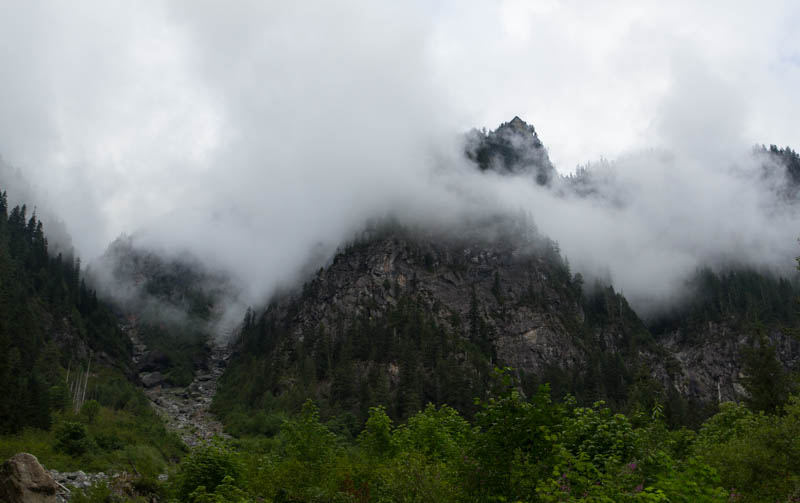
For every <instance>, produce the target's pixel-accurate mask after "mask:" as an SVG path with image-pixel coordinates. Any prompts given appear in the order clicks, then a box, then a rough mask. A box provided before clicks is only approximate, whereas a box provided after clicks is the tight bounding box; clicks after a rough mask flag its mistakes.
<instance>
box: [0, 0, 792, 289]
mask: <svg viewBox="0 0 800 503" xmlns="http://www.w3.org/2000/svg"><path fill="white" fill-rule="evenodd" d="M797 26H800V3H798V2H796V1H759V2H755V1H754V2H733V1H730V0H728V1H706V2H696V1H680V0H673V1H670V2H663V1H655V0H654V1H647V0H636V1H608V2H594V1H569V0H564V1H545V0H543V1H498V2H493V1H487V0H482V1H476V2H468V1H462V0H459V1H455V0H453V1H443V2H430V1H409V2H388V1H387V2H376V1H342V2H329V1H319V2H286V1H281V2H269V1H243V0H242V1H233V2H221V1H217V2H211V1H196V0H186V1H174V2H159V1H146V2H142V1H128V2H122V1H113V0H98V1H74V0H63V1H56V0H53V1H9V0H0V69H2V75H3V78H2V79H0V153H1V154H2V155H3V157H4V158H5V160H6V161H7V162H8V163H10V164H12V165H14V166H16V167H18V168H20V170H21V171H22V172H23V174H24V175H25V177H26V178H27V179H28V180H29V181H30V182H31V183H32V184H33V185H34V186H35V187H36V188H37V190H38V193H39V194H40V199H41V200H40V201H39V203H40V204H42V205H45V204H46V205H47V206H49V207H51V208H52V209H53V210H54V211H56V212H57V213H58V214H59V215H60V216H61V217H62V218H63V220H64V221H65V223H66V226H67V228H68V230H69V232H70V233H71V234H72V237H73V242H74V243H75V245H76V247H77V249H78V251H79V252H80V253H81V254H82V255H83V256H84V257H85V258H86V259H88V260H89V261H91V259H92V258H94V257H96V256H97V255H98V254H100V253H102V251H103V250H104V249H105V247H106V246H107V244H108V242H109V241H110V240H112V239H113V238H114V237H116V236H118V235H119V234H121V233H129V234H130V233H135V232H139V231H142V230H143V229H145V230H146V231H147V232H146V233H147V234H148V235H149V236H150V237H149V239H150V240H151V242H152V243H157V244H159V245H160V246H163V247H166V248H172V249H180V248H189V249H192V250H193V251H195V252H196V253H197V254H199V255H200V256H201V257H203V258H204V259H207V260H212V261H213V260H215V261H217V262H218V263H219V264H220V265H221V266H223V267H227V268H230V269H235V270H236V272H237V273H238V274H239V275H243V276H248V277H251V278H255V280H254V285H251V287H252V288H254V289H255V290H259V291H266V290H269V288H271V287H272V285H274V284H275V283H276V282H277V281H280V280H282V279H286V278H287V277H289V276H290V275H291V271H294V270H296V269H297V268H298V267H299V266H300V265H301V264H302V263H303V261H304V260H307V257H308V254H309V253H310V252H309V251H308V250H309V249H311V248H313V246H315V244H316V243H318V242H326V243H336V242H337V240H340V239H342V236H344V235H346V234H347V233H349V232H352V231H353V230H354V229H356V228H357V227H358V226H359V225H360V223H361V222H363V220H364V219H365V218H367V217H368V216H370V215H373V214H381V213H385V212H386V211H391V210H393V209H395V208H398V207H404V208H407V207H416V208H418V209H419V208H425V211H435V212H447V211H449V210H451V209H452V208H453V207H454V205H458V204H460V203H458V202H456V201H455V200H457V199H458V198H459V197H460V196H459V195H458V194H454V193H453V191H448V190H443V189H442V188H441V187H440V188H436V187H435V185H436V183H437V180H438V179H436V176H435V173H436V172H437V170H441V169H442V167H443V166H449V167H451V168H452V167H453V166H454V165H457V164H459V163H460V161H459V160H458V155H457V150H458V145H457V143H456V138H457V135H458V134H459V133H460V132H462V131H465V130H466V129H468V128H470V127H473V126H475V127H482V126H485V127H487V128H489V129H493V128H494V127H496V126H497V125H498V124H499V123H500V122H503V121H507V120H510V119H511V118H512V117H513V116H514V115H519V116H521V117H522V118H523V119H525V120H527V121H528V122H529V123H531V124H533V125H534V126H535V127H536V129H537V131H538V133H539V136H540V138H541V140H542V141H543V142H544V144H545V145H546V146H547V148H548V149H549V152H550V156H551V158H552V159H553V161H554V163H555V164H556V166H557V168H558V169H559V170H560V171H561V172H564V173H566V172H569V171H571V170H573V169H574V168H575V166H576V164H579V163H585V162H588V161H595V160H598V159H600V158H601V157H604V158H607V159H612V160H613V159H617V158H622V159H626V160H627V161H626V164H625V166H628V168H626V169H627V172H629V173H633V172H637V171H643V172H645V175H644V176H643V180H645V181H646V182H642V183H644V185H645V186H647V187H652V191H650V192H648V191H644V193H645V194H648V197H649V196H650V195H651V193H655V194H657V193H658V189H659V187H660V185H659V183H661V182H662V181H663V179H662V178H661V176H662V175H663V174H664V172H666V171H673V167H674V166H673V165H669V166H668V167H665V166H664V165H663V163H661V164H660V163H658V162H655V163H654V162H649V161H647V162H645V161H642V160H641V157H636V155H638V154H637V153H639V152H642V151H643V150H646V149H651V148H655V149H659V151H661V149H663V150H666V151H670V152H674V153H676V157H675V159H678V161H681V160H685V161H686V162H682V161H681V162H682V164H681V166H682V169H681V170H679V172H680V173H685V174H686V178H684V179H682V180H683V181H684V182H688V181H689V180H690V179H691V178H694V177H695V176H696V174H697V172H699V171H703V170H705V169H706V168H709V167H713V169H718V168H719V166H720V165H721V164H725V163H728V161H730V158H732V157H735V156H738V155H740V154H741V153H742V152H746V151H747V150H748V149H749V148H750V147H751V146H752V145H753V144H755V143H777V144H780V145H792V146H794V147H795V148H798V147H800V127H798V124H797V117H800V93H798V92H797V90H798V89H800V30H798V29H797ZM631 159H634V160H635V159H639V161H637V162H631ZM726 165H727V164H726ZM452 169H455V168H452ZM647 169H653V170H655V171H654V173H655V174H654V175H653V176H649V175H646V173H647V172H649V171H647ZM709 169H711V168H709ZM659 170H660V171H659ZM712 171H713V170H712ZM715 176H716V175H712V176H708V177H705V178H703V180H704V183H702V184H700V185H699V186H700V187H702V190H704V191H705V190H711V191H714V190H715V187H719V185H720V184H719V183H718V182H719V180H717V178H715ZM639 181H640V182H641V181H642V180H639ZM501 185H502V184H501ZM722 185H723V186H727V185H725V184H722ZM731 187H733V186H731ZM729 188H730V187H729ZM733 188H736V189H737V190H738V189H739V188H740V187H739V186H738V185H736V186H735V187H733ZM509 190H512V189H510V188H509V187H496V192H495V193H494V195H493V196H488V197H489V198H490V199H491V198H492V197H494V198H495V199H503V200H511V201H516V200H517V199H515V196H512V195H510V194H509ZM519 190H520V189H519V187H516V188H514V189H513V190H512V192H513V191H516V192H515V193H517V194H518V198H519V201H518V204H519V205H520V206H523V207H525V208H526V209H528V210H530V211H538V212H542V213H547V208H551V206H548V205H549V204H550V203H549V202H542V201H549V200H548V199H546V198H541V197H540V198H538V199H536V196H535V195H531V194H533V193H531V194H528V193H527V192H525V191H522V193H520V192H519ZM525 190H528V189H525ZM531 190H533V189H531ZM719 190H723V189H722V188H720V189H719ZM461 194H462V196H463V191H462V192H461ZM519 194H522V195H519ZM698 197H700V196H698ZM532 198H533V199H536V201H537V202H536V203H535V204H531V203H530V201H531V200H532ZM451 199H452V200H451ZM657 199H658V198H657ZM711 200H714V201H717V200H719V201H723V202H725V201H727V202H731V203H733V204H735V202H736V201H739V200H741V199H737V196H736V195H735V193H729V194H726V195H724V196H720V197H716V196H715V197H712V198H711ZM745 200H748V201H749V200H752V201H753V203H752V205H753V207H758V204H759V203H758V202H757V201H758V197H756V196H755V195H753V197H750V198H749V199H748V198H745ZM658 204H660V205H661V206H657V207H656V206H652V205H650V206H647V207H646V208H644V209H641V208H639V209H640V210H641V211H638V210H637V211H638V213H637V217H636V218H638V219H639V220H637V223H636V224H635V225H633V224H631V225H629V226H628V227H627V228H630V229H633V231H631V232H632V233H633V232H634V231H635V230H636V229H639V228H640V227H645V225H644V223H643V222H642V221H641V219H643V218H645V217H644V216H642V215H645V216H646V218H651V217H653V214H654V213H658V216H660V217H662V220H663V221H664V225H668V222H670V221H671V220H670V219H671V218H673V217H674V216H675V215H674V213H673V212H671V210H670V209H669V208H668V206H669V205H670V201H666V200H660V199H659V203H658ZM745 208H746V209H747V208H750V206H746V207H745ZM564 211H566V210H564ZM575 211H578V210H575ZM585 211H586V213H585V214H583V213H582V214H580V215H573V216H572V218H573V220H569V221H557V222H554V221H552V219H551V221H550V222H549V223H548V222H543V223H544V225H542V227H544V228H545V230H547V231H548V232H549V233H551V234H553V235H554V237H556V238H557V239H559V240H561V241H563V242H564V243H565V246H564V249H565V252H566V253H567V254H568V255H580V254H581V253H583V254H584V255H586V252H585V250H586V249H587V247H588V246H595V245H598V243H599V240H602V237H601V236H595V237H594V238H595V239H596V240H597V241H594V242H591V243H587V242H586V241H581V240H580V239H578V238H577V237H575V235H574V234H570V233H569V232H566V231H565V230H564V229H565V228H570V229H571V228H573V227H574V226H572V225H570V223H574V222H575V221H576V220H574V219H578V220H580V219H583V218H585V215H588V214H595V213H596V211H597V210H596V209H592V208H588V209H586V210H585ZM698 211H703V212H704V213H703V215H704V216H705V219H704V220H703V225H704V226H706V227H709V226H710V227H715V228H716V227H719V226H717V225H716V224H715V220H714V219H715V218H717V216H719V215H721V214H722V213H723V211H724V209H723V208H721V207H720V208H714V207H709V206H708V205H705V206H702V207H701V208H700V209H698ZM682 217H685V215H682ZM534 218H537V217H536V215H534ZM602 218H603V219H605V220H607V225H609V226H612V225H613V222H615V221H618V220H615V218H616V217H612V216H609V215H607V214H605V215H604V216H603V217H602ZM546 219H547V218H546V217H545V216H544V215H542V219H540V225H541V221H544V220H546ZM767 220H768V219H767V218H766V217H765V218H763V219H755V220H754V222H753V223H752V226H751V227H752V229H754V232H755V231H756V230H758V229H760V228H761V227H763V226H764V225H766V224H765V222H767ZM769 222H771V223H769V224H768V227H769V233H768V235H769V236H770V237H773V236H775V235H778V234H782V235H786V236H790V237H789V238H788V240H789V242H792V240H793V238H792V237H791V236H793V235H795V234H797V232H798V229H797V226H792V225H791V222H792V220H790V219H788V217H787V218H784V219H782V220H778V223H777V224H776V223H775V222H773V221H772V220H769ZM704 228H705V227H704ZM747 229H750V227H747ZM614 230H615V232H614V233H613V235H614V239H615V240H621V242H622V245H621V246H623V248H624V250H625V253H626V255H625V256H626V257H627V256H628V255H633V256H637V254H638V253H639V252H640V251H641V249H642V246H645V245H646V246H647V247H648V248H649V247H650V245H647V243H649V242H650V238H651V237H652V236H651V235H650V234H647V233H646V232H645V233H642V232H635V233H634V234H631V236H634V235H635V237H634V238H631V239H632V241H630V242H628V241H626V239H628V238H627V237H626V236H628V234H626V232H624V231H622V230H620V228H615V229H614ZM559 232H560V233H561V235H559ZM576 232H577V231H576ZM732 232H733V231H732ZM701 234H702V233H701ZM659 236H662V237H663V233H662V234H659ZM759 236H760V234H759ZM737 239H738V238H737ZM764 239H767V238H766V237H765V238H764ZM737 242H739V241H737ZM632 243H633V244H632ZM642 243H644V245H643V244H642ZM722 243H723V244H727V243H728V242H727V241H726V240H725V239H723V240H722ZM770 243H771V242H770ZM762 244H763V243H762ZM604 246H605V247H606V248H608V250H606V254H607V255H609V256H613V255H614V254H615V253H619V252H620V250H621V249H618V248H615V247H613V246H611V245H608V244H607V243H606V244H604ZM776 246H777V247H778V248H780V250H781V251H782V252H785V250H787V249H788V248H787V245H786V243H785V242H781V243H780V244H779V245H776ZM667 247H668V248H669V244H667ZM697 248H698V245H697V242H696V241H691V242H689V243H686V242H682V243H680V244H679V245H676V249H680V250H683V253H684V254H691V253H692V250H694V249H697ZM708 254H713V253H711V252H708ZM603 256H604V257H605V256H606V255H603ZM651 259H652V257H651ZM626 260H627V259H626ZM698 260H699V259H696V258H695V259H692V260H688V262H687V261H686V260H685V257H684V261H683V262H681V264H682V265H681V267H682V268H684V269H686V268H689V267H691V266H693V265H695V264H696V263H697V261H698ZM652 263H653V260H648V261H647V262H645V263H643V264H641V272H639V273H637V274H640V275H646V274H645V273H646V272H647V270H648V267H649V264H652ZM253 264H258V265H257V266H254V265H253ZM624 265H625V264H624V263H621V264H618V266H613V265H612V266H611V272H612V273H616V274H617V275H618V276H619V275H620V274H624V272H625V271H624V270H619V271H617V270H616V269H625V267H624ZM254 269H256V270H255V272H254ZM674 272H675V271H674V270H673V269H670V270H669V271H668V273H669V274H673V273H674Z"/></svg>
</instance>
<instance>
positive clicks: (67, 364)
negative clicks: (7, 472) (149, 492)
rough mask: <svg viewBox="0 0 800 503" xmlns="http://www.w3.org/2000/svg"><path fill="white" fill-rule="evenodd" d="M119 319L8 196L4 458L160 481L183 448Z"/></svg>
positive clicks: (2, 271) (1, 309)
mask: <svg viewBox="0 0 800 503" xmlns="http://www.w3.org/2000/svg"><path fill="white" fill-rule="evenodd" d="M119 322H120V319H119V317H118V315H117V313H116V312H115V311H114V309H113V308H112V307H111V306H110V305H109V304H108V303H107V302H106V301H104V300H102V299H99V298H98V296H97V294H96V292H95V291H94V290H93V289H91V288H89V287H87V285H86V282H85V281H84V278H83V274H82V271H81V266H80V260H79V259H78V258H77V257H72V256H64V255H62V254H58V255H56V256H51V255H50V254H49V253H48V244H47V237H46V233H45V229H44V228H43V225H42V223H41V222H40V221H39V220H38V219H37V218H36V215H35V213H34V214H31V215H30V216H29V215H28V212H27V208H26V207H25V206H17V207H14V208H8V206H7V195H6V193H5V192H3V193H2V194H1V195H0V383H2V389H3V393H2V394H0V457H2V458H3V459H6V458H8V457H10V456H11V455H13V454H15V453H16V452H20V451H29V452H31V451H32V452H35V453H36V455H37V456H39V457H40V460H42V461H43V462H45V463H47V464H48V466H49V467H51V468H58V469H62V470H64V469H73V470H75V469H84V470H87V469H96V470H105V469H109V468H111V467H115V466H116V467H118V468H123V467H130V466H134V467H138V469H139V470H141V472H142V473H144V474H147V475H148V476H152V477H155V475H156V474H157V473H159V472H160V471H161V470H162V469H163V467H164V466H165V462H166V460H167V459H170V458H174V457H175V456H177V455H179V454H180V452H181V449H182V446H181V445H180V442H179V441H178V440H177V439H176V438H175V437H173V436H171V435H169V434H168V433H167V432H166V431H165V430H164V428H163V426H162V425H161V422H160V420H159V419H158V418H157V417H156V415H155V414H154V413H153V412H152V410H151V409H150V406H149V404H148V403H147V400H146V398H145V397H144V395H143V394H142V393H141V392H140V391H139V390H138V389H137V388H136V387H135V386H134V384H133V383H132V382H131V378H132V377H133V375H132V368H131V366H132V363H131V343H130V340H129V339H128V337H127V335H126V334H125V333H123V331H122V330H121V329H120V323H119ZM128 469H130V468H128ZM134 469H135V468H134Z"/></svg>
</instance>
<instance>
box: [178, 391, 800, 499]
mask: <svg viewBox="0 0 800 503" xmlns="http://www.w3.org/2000/svg"><path fill="white" fill-rule="evenodd" d="M477 406H478V409H479V411H478V412H477V413H476V414H475V416H474V418H473V419H472V421H471V422H470V421H467V420H466V419H465V418H464V417H462V416H461V415H460V414H459V413H458V412H457V411H456V410H455V409H453V408H451V407H449V406H447V405H443V406H441V407H436V406H433V405H429V406H428V407H426V408H425V409H423V410H421V411H419V412H418V413H417V414H415V415H413V416H411V417H410V418H409V419H408V420H407V421H406V422H405V423H403V424H401V425H399V426H398V425H395V424H394V423H393V421H392V420H391V419H390V417H389V416H388V415H387V413H386V410H385V409H384V408H383V407H374V408H372V409H370V413H369V418H368V419H367V421H366V423H365V426H364V428H363V430H362V431H361V433H360V435H359V436H358V438H357V439H356V441H355V442H350V443H348V442H346V441H345V440H343V439H342V438H340V437H337V436H336V435H334V434H333V433H332V432H331V431H330V430H329V429H328V428H327V427H326V425H325V424H323V423H322V422H321V421H320V418H319V414H318V411H317V408H316V406H315V405H314V404H313V403H312V402H310V401H309V402H307V403H306V405H305V406H304V407H303V410H302V413H301V414H300V415H299V416H297V417H295V418H293V419H290V420H287V421H285V422H284V423H283V425H282V427H281V428H280V431H279V433H278V434H276V435H275V436H273V437H258V438H248V439H239V440H234V441H232V442H230V443H229V444H227V445H223V444H219V443H217V444H212V445H208V446H204V447H202V448H199V449H196V450H195V451H193V452H192V453H191V454H190V455H189V456H187V457H186V458H185V459H184V461H183V462H182V463H181V464H180V465H178V466H177V468H176V473H174V474H173V475H172V476H171V478H170V482H169V487H168V488H167V493H168V494H170V495H171V498H173V499H174V501H192V502H222V501H226V502H227V501H238V502H247V501H272V502H288V501H292V502H336V501H342V502H367V501H370V502H427V501H437V502H477V501H488V502H491V501H495V502H504V501H507V502H570V501H602V502H724V501H741V502H751V501H753V502H755V501H790V500H791V498H792V497H794V496H796V495H797V494H800V493H798V491H800V477H798V474H800V466H799V465H800V461H797V460H799V459H800V399H798V398H794V399H793V400H792V401H791V403H790V405H789V406H787V407H786V409H785V414H784V415H782V416H777V415H775V416H769V415H764V414H755V413H753V412H750V411H749V410H747V409H745V408H743V407H741V406H737V405H725V406H723V408H722V411H721V412H720V413H719V414H717V415H716V416H714V417H713V418H712V419H710V420H709V421H708V422H707V423H706V424H705V425H704V426H703V428H702V429H701V430H700V432H699V433H696V432H694V431H691V430H686V429H681V430H669V429H668V428H667V427H666V426H665V424H664V420H663V414H662V412H661V408H660V407H658V406H657V407H655V408H654V409H653V410H652V411H651V413H650V414H641V413H640V414H637V415H634V416H630V417H629V416H625V415H622V414H615V413H613V412H612V411H611V410H610V409H609V408H608V407H606V406H605V404H604V403H603V402H598V403H596V404H594V406H592V407H578V406H577V405H576V404H575V402H574V401H571V400H567V401H565V402H564V403H555V402H553V401H551V398H550V392H549V389H548V388H547V387H542V388H541V389H540V390H539V392H538V393H537V394H535V395H533V396H530V397H528V398H526V397H524V396H522V395H521V394H520V393H519V392H518V391H517V390H516V388H514V387H509V388H508V390H507V391H505V392H503V393H501V394H499V395H496V396H494V397H492V398H489V399H487V400H485V401H482V402H479V403H478V404H477Z"/></svg>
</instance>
